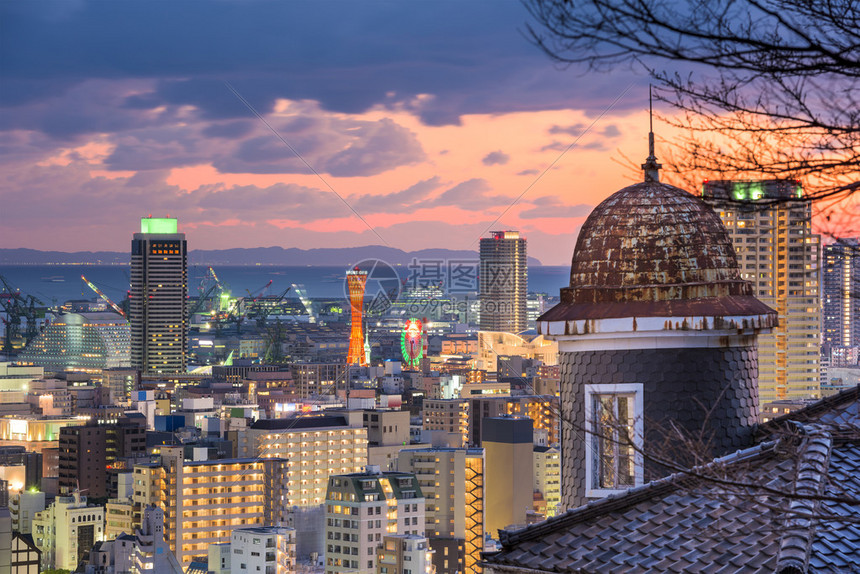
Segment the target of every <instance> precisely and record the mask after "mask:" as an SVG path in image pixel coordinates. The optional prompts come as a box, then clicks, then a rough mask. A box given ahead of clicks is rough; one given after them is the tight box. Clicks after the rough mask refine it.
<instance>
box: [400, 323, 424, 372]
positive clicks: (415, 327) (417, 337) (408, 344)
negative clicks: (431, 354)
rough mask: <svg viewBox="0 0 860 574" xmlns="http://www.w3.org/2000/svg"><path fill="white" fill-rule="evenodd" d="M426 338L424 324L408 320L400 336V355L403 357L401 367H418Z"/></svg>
mask: <svg viewBox="0 0 860 574" xmlns="http://www.w3.org/2000/svg"><path fill="white" fill-rule="evenodd" d="M426 344H427V338H426V337H425V336H424V324H423V323H422V322H421V321H420V320H419V319H414V318H413V319H409V320H408V321H406V324H405V325H404V326H403V332H402V333H401V334H400V353H401V354H402V355H403V366H404V367H406V368H407V369H408V368H415V367H418V363H419V362H420V361H421V357H423V356H424V349H425V346H426Z"/></svg>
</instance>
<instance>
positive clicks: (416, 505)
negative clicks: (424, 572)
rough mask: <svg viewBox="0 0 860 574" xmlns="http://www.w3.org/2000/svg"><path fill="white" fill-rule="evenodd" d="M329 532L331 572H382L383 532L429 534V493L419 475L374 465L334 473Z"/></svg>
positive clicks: (328, 496)
mask: <svg viewBox="0 0 860 574" xmlns="http://www.w3.org/2000/svg"><path fill="white" fill-rule="evenodd" d="M325 534H326V552H325V572H326V574H342V573H345V572H350V573H356V574H376V571H377V569H376V568H377V558H378V555H377V551H378V549H379V548H380V546H382V543H383V541H382V537H383V536H386V535H390V534H414V535H417V536H422V537H423V536H424V535H425V505H424V495H423V493H422V491H421V487H420V486H419V485H418V480H417V479H416V478H415V475H412V474H409V473H405V472H381V471H380V470H379V468H378V467H373V466H370V467H368V468H367V471H366V472H360V473H352V474H345V475H336V476H332V477H330V478H329V479H328V490H327V492H326V527H325Z"/></svg>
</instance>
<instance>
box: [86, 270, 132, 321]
mask: <svg viewBox="0 0 860 574" xmlns="http://www.w3.org/2000/svg"><path fill="white" fill-rule="evenodd" d="M81 281H83V282H84V283H85V284H86V286H87V287H89V288H90V289H92V290H93V291H94V292H95V294H96V295H98V296H99V297H101V299H102V301H104V302H105V303H107V304H108V305H109V306H110V307H111V309H113V310H114V311H116V312H117V313H119V314H120V315H122V316H123V317H125V316H126V315H125V311H123V310H122V307H120V306H119V305H117V304H116V303H114V302H113V301H111V300H110V298H109V297H108V296H107V295H105V294H104V293H103V292H102V290H101V289H99V288H98V287H96V286H95V284H94V283H93V282H92V281H90V280H89V279H87V278H86V277H84V276H83V275H81Z"/></svg>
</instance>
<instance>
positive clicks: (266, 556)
mask: <svg viewBox="0 0 860 574" xmlns="http://www.w3.org/2000/svg"><path fill="white" fill-rule="evenodd" d="M295 571H296V531H295V530H294V529H293V528H286V527H283V526H256V527H253V528H239V529H236V530H234V531H233V534H232V535H231V537H230V572H231V574H257V573H262V574H292V573H293V572H295Z"/></svg>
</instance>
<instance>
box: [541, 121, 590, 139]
mask: <svg viewBox="0 0 860 574" xmlns="http://www.w3.org/2000/svg"><path fill="white" fill-rule="evenodd" d="M585 128H586V126H585V124H573V125H572V126H552V127H551V128H549V129H548V130H547V132H548V133H551V134H553V135H557V134H567V135H569V136H574V137H579V136H581V135H582V134H583V132H585Z"/></svg>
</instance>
